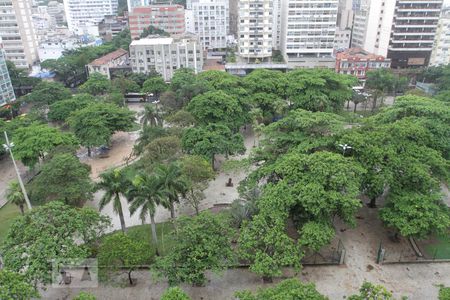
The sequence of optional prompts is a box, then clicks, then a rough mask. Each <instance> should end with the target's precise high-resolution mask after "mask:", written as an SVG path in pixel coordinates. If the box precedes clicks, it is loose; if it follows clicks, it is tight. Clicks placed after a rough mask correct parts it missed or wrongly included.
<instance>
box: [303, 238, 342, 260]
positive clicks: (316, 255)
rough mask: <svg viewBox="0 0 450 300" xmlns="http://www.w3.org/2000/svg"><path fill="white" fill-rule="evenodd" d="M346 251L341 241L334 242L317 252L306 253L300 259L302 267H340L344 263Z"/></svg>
mask: <svg viewBox="0 0 450 300" xmlns="http://www.w3.org/2000/svg"><path fill="white" fill-rule="evenodd" d="M345 254H346V250H345V247H344V244H343V243H342V241H341V240H340V239H339V240H334V241H333V242H332V243H331V244H330V245H329V246H327V247H324V248H323V249H321V250H320V251H317V252H307V253H306V254H305V256H304V257H303V259H302V264H303V265H342V264H344V263H345Z"/></svg>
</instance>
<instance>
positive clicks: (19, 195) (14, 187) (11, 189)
mask: <svg viewBox="0 0 450 300" xmlns="http://www.w3.org/2000/svg"><path fill="white" fill-rule="evenodd" d="M6 200H8V202H9V203H12V204H14V205H17V206H18V207H19V209H20V212H21V213H22V215H23V214H25V204H26V203H25V196H24V195H23V192H22V189H21V188H20V185H19V182H18V181H11V182H10V183H9V184H8V189H7V190H6Z"/></svg>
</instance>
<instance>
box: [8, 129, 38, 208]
mask: <svg viewBox="0 0 450 300" xmlns="http://www.w3.org/2000/svg"><path fill="white" fill-rule="evenodd" d="M3 133H4V134H5V140H6V144H3V148H5V150H6V151H8V152H9V155H10V156H11V159H12V161H13V164H14V169H15V170H16V174H17V178H18V179H19V185H20V189H21V190H22V194H23V197H24V198H25V202H26V203H27V207H28V209H29V210H31V202H30V199H28V195H27V191H26V190H25V186H24V185H23V182H22V178H21V177H20V173H19V169H18V168H17V164H16V161H15V160H14V156H13V153H12V147H14V143H12V142H11V143H10V142H9V139H8V135H7V134H6V131H4V132H3Z"/></svg>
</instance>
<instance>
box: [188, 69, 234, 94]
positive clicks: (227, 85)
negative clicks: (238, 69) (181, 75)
mask: <svg viewBox="0 0 450 300" xmlns="http://www.w3.org/2000/svg"><path fill="white" fill-rule="evenodd" d="M196 80H197V81H204V82H206V84H207V85H208V86H209V90H222V91H224V92H226V93H228V94H233V93H234V92H235V90H236V89H237V88H238V87H239V86H240V85H241V83H240V79H239V77H237V76H234V75H231V74H229V73H227V72H223V71H216V70H212V71H205V72H201V73H199V74H198V75H197V78H196Z"/></svg>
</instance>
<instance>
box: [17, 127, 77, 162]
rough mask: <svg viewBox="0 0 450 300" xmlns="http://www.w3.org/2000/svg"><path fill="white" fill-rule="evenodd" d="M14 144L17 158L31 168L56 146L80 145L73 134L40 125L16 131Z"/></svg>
mask: <svg viewBox="0 0 450 300" xmlns="http://www.w3.org/2000/svg"><path fill="white" fill-rule="evenodd" d="M13 142H14V145H15V146H14V154H15V157H16V158H17V159H19V160H21V161H22V163H23V164H24V165H26V166H28V167H30V168H31V167H33V166H34V165H35V164H36V163H37V162H39V160H42V159H44V157H45V155H46V154H47V153H48V152H50V151H51V150H52V149H54V148H55V147H56V146H59V145H69V146H70V145H77V144H78V141H77V139H76V138H75V137H74V136H73V135H72V134H69V133H62V132H61V131H59V130H58V129H57V128H53V127H49V126H48V125H46V124H38V123H33V124H32V125H30V126H27V127H22V128H18V129H17V130H15V131H14V136H13Z"/></svg>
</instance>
